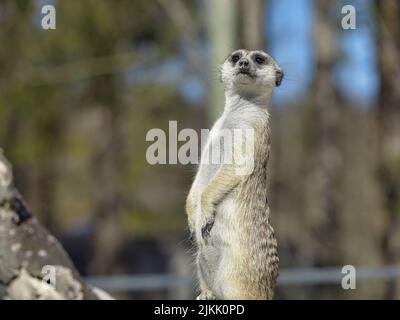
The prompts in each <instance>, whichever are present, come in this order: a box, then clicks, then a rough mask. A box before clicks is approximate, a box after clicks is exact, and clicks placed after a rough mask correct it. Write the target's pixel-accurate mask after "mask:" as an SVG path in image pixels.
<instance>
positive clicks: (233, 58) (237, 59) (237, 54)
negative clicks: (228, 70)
mask: <svg viewBox="0 0 400 320" xmlns="http://www.w3.org/2000/svg"><path fill="white" fill-rule="evenodd" d="M241 57H242V55H241V54H240V53H239V52H237V53H234V54H233V55H232V56H231V61H232V62H233V63H236V62H238V61H239V60H240V58H241Z"/></svg>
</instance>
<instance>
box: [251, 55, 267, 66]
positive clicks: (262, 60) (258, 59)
mask: <svg viewBox="0 0 400 320" xmlns="http://www.w3.org/2000/svg"><path fill="white" fill-rule="evenodd" d="M253 59H254V62H256V63H257V64H264V63H266V62H267V61H268V60H267V57H264V56H262V55H261V54H256V55H254V56H253Z"/></svg>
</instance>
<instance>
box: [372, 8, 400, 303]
mask: <svg viewBox="0 0 400 320" xmlns="http://www.w3.org/2000/svg"><path fill="white" fill-rule="evenodd" d="M376 6H377V19H378V24H377V27H378V34H379V37H378V39H379V41H378V45H379V66H380V95H379V105H378V110H377V119H378V130H379V131H378V135H379V136H378V139H379V140H378V152H377V154H378V161H379V164H378V178H379V181H380V184H381V192H382V203H383V215H384V217H385V220H384V225H383V230H382V240H381V246H382V255H383V259H384V262H385V263H386V264H397V263H399V258H400V255H399V250H400V245H399V243H400V242H399V241H400V237H399V235H398V234H399V229H400V220H399V218H400V215H399V213H400V179H399V177H400V109H399V106H400V92H399V88H400V55H399V52H400V23H399V21H400V3H399V2H398V1H395V0H388V1H377V2H376ZM398 289H399V288H398V286H397V287H396V285H395V282H392V283H390V284H389V287H388V290H387V292H386V296H385V298H388V299H393V298H396V297H398V295H399V290H398Z"/></svg>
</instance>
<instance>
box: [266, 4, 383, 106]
mask: <svg viewBox="0 0 400 320" xmlns="http://www.w3.org/2000/svg"><path fill="white" fill-rule="evenodd" d="M314 1H316V0H314ZM314 1H313V0H270V1H269V3H270V6H269V7H268V8H267V9H266V22H265V29H266V36H267V43H269V48H267V50H269V52H270V53H271V54H272V55H273V56H274V57H275V58H276V59H277V60H278V63H280V64H281V66H282V68H283V69H284V70H285V74H286V76H287V77H288V80H287V81H286V82H285V84H284V86H281V87H280V88H279V89H278V90H277V92H276V94H275V101H276V103H277V104H278V105H284V104H287V103H290V102H294V101H296V100H298V99H299V98H301V97H302V96H303V95H304V94H305V93H306V92H307V91H308V90H310V84H311V82H312V79H313V74H314V71H315V63H314V56H313V51H314V48H313V32H314V10H313V6H314ZM337 4H338V5H337V6H336V7H333V8H332V10H333V13H334V14H337V15H338V17H339V19H338V21H340V20H341V17H342V15H341V13H340V10H341V5H343V4H351V5H354V7H355V8H356V14H357V15H356V17H357V19H356V21H357V28H356V30H343V29H341V28H340V27H339V26H340V24H338V33H337V36H338V37H339V41H338V43H339V45H340V48H339V49H340V51H341V52H340V57H341V59H340V63H338V65H337V66H336V67H335V70H334V71H333V74H332V76H333V78H334V80H335V81H334V83H335V85H336V87H337V88H338V89H339V91H340V92H341V93H342V94H343V95H344V96H345V97H346V98H347V99H348V100H350V101H351V102H352V103H354V105H357V106H362V107H368V106H371V105H373V103H374V102H375V100H376V97H377V93H378V76H377V58H376V45H375V38H374V28H373V23H372V18H371V12H370V9H371V1H370V0H362V1H360V0H358V1H357V0H354V1H346V3H344V2H343V3H342V2H341V1H339V2H337ZM335 11H336V12H335Z"/></svg>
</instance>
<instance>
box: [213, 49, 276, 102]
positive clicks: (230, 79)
mask: <svg viewBox="0 0 400 320" xmlns="http://www.w3.org/2000/svg"><path fill="white" fill-rule="evenodd" d="M282 79H283V71H282V69H281V68H280V67H279V66H278V64H277V63H276V62H275V61H274V59H272V57H271V56H270V55H268V54H267V53H265V52H264V51H259V50H256V51H248V50H244V49H241V50H236V51H234V52H232V53H231V54H230V55H229V56H228V57H227V58H226V60H225V62H224V63H223V64H222V67H221V80H222V82H223V83H224V84H225V87H226V89H230V90H233V91H235V92H236V93H238V94H239V95H251V96H257V95H264V94H265V93H268V92H272V90H273V89H274V88H275V87H278V86H280V84H281V82H282Z"/></svg>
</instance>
